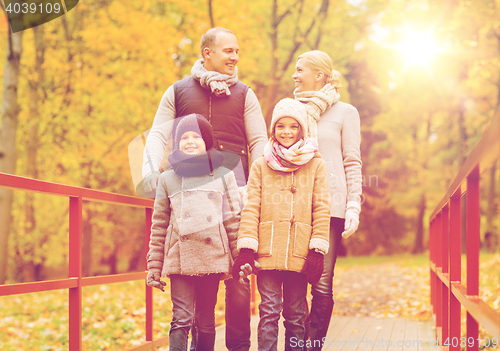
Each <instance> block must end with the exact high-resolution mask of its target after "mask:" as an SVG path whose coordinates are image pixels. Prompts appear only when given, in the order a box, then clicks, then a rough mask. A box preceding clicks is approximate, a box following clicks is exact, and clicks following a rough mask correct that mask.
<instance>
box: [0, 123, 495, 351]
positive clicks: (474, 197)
mask: <svg viewBox="0 0 500 351" xmlns="http://www.w3.org/2000/svg"><path fill="white" fill-rule="evenodd" d="M499 136H500V114H497V115H496V116H495V118H494V119H493V121H492V124H491V125H490V127H489V128H488V129H487V130H486V132H485V133H484V135H483V137H482V138H481V140H480V142H479V143H478V145H477V146H476V148H475V149H474V150H473V151H472V153H471V155H470V156H469V158H468V159H467V161H466V162H465V164H464V165H463V167H462V168H461V170H460V172H459V173H458V175H457V177H456V179H455V181H454V182H453V183H452V185H451V187H450V188H449V189H448V190H447V192H446V195H445V196H444V198H443V199H442V200H441V202H440V203H439V204H438V206H437V207H436V209H435V211H434V213H433V214H432V216H431V222H430V235H429V237H430V245H429V246H430V271H431V281H430V284H431V304H432V309H433V310H432V312H433V317H434V318H433V321H432V323H435V331H436V332H437V337H438V339H437V340H438V343H439V345H437V343H436V342H435V340H436V339H435V334H433V331H432V330H433V329H432V328H431V323H421V322H411V321H406V320H394V319H383V320H382V319H373V318H364V317H363V318H362V317H352V316H351V317H349V316H348V317H339V316H334V318H333V320H332V324H331V326H330V329H329V333H328V341H331V342H330V346H333V347H335V349H336V350H352V351H354V350H356V351H366V350H379V349H380V347H381V348H383V349H384V350H388V351H389V350H390V351H393V350H394V351H395V350H403V351H407V350H408V351H410V350H428V349H430V348H434V347H440V348H442V349H443V350H450V351H452V350H453V351H459V350H461V345H460V342H455V341H459V340H460V338H461V336H462V334H463V332H466V335H467V339H466V340H467V343H466V349H467V350H468V351H477V350H479V340H478V328H479V325H482V326H483V327H484V328H485V329H486V330H487V331H488V332H489V333H490V334H491V335H492V336H494V337H496V338H497V340H498V339H500V313H499V312H498V311H495V310H494V309H493V308H491V307H490V306H489V305H487V304H486V303H485V302H484V301H482V300H481V299H480V298H479V297H478V295H479V233H480V212H479V201H480V192H479V177H480V175H481V174H482V173H484V172H485V171H487V170H488V169H489V168H491V166H492V165H493V164H494V162H496V160H498V159H499V158H500V138H499ZM0 186H1V187H7V188H12V189H20V190H25V191H32V192H40V193H46V194H55V195H59V196H64V197H67V198H68V200H69V277H68V278H67V279H60V280H54V281H42V282H32V283H22V284H8V285H1V286H0V296H6V295H15V294H27V293H32V292H41V291H49V290H56V289H67V290H68V294H69V308H68V314H69V350H70V351H79V350H82V288H83V287H84V286H90V285H101V284H110V283H116V282H125V281H132V280H145V276H146V274H145V273H144V272H139V273H129V274H117V275H108V276H97V277H83V276H82V201H83V200H88V201H95V202H107V203H112V204H116V205H121V206H133V207H140V208H143V209H144V215H145V219H146V221H145V229H144V242H145V245H146V247H148V244H149V235H150V230H151V215H152V209H153V205H154V202H153V200H149V199H143V198H138V197H133V196H126V195H119V194H113V193H108V192H103V191H97V190H92V189H86V188H80V187H74V186H68V185H63V184H55V183H50V182H45V181H40V180H35V179H29V178H24V177H19V176H15V175H11V174H5V173H0ZM443 192H444V191H443ZM465 194H467V197H466V206H467V211H466V214H465V217H466V223H467V226H466V236H467V286H464V285H462V284H461V271H460V269H461V268H460V267H461V255H460V253H461V247H460V237H461V225H460V221H461V218H462V217H463V214H462V213H461V201H462V198H463V196H464V195H465ZM499 270H500V268H499ZM255 291H256V289H255V283H254V284H253V289H252V294H253V296H252V301H253V311H254V312H255V307H256V305H255V301H256V292H255ZM144 293H145V300H146V313H145V319H146V323H145V324H146V328H145V336H146V342H145V343H144V344H143V345H140V346H137V347H135V348H133V349H131V350H152V349H154V348H155V347H160V346H162V345H165V344H167V343H168V337H161V338H157V339H155V338H154V335H153V322H154V321H153V291H152V288H150V287H147V286H145V289H144ZM462 307H463V308H464V309H465V310H466V311H467V327H466V331H463V330H461V325H460V310H461V308H462ZM256 320H257V317H255V316H254V317H253V322H252V323H253V329H252V330H253V331H254V332H253V339H254V340H253V345H254V346H252V347H253V349H255V346H256V339H255V338H256V336H255V334H256V333H255V330H256ZM281 329H282V328H281ZM382 339H384V341H386V342H387V341H388V340H390V343H389V344H387V343H386V344H380V343H381V342H382ZM281 340H282V336H281ZM419 341H420V342H419ZM370 342H371V343H370ZM332 343H333V345H331V344H332ZM336 343H337V344H336ZM217 347H218V349H220V350H222V349H224V345H223V329H221V328H219V333H218V338H217ZM325 349H328V348H325Z"/></svg>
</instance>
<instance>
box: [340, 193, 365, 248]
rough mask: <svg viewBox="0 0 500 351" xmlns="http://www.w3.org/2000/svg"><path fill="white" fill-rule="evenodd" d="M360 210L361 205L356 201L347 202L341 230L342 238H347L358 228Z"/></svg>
mask: <svg viewBox="0 0 500 351" xmlns="http://www.w3.org/2000/svg"><path fill="white" fill-rule="evenodd" d="M360 211H361V206H360V205H359V204H358V203H357V202H355V201H349V202H348V203H347V210H346V211H345V224H344V231H343V232H342V237H343V238H345V239H347V238H348V237H350V236H351V235H352V234H354V232H355V231H356V230H357V229H358V225H359V212H360Z"/></svg>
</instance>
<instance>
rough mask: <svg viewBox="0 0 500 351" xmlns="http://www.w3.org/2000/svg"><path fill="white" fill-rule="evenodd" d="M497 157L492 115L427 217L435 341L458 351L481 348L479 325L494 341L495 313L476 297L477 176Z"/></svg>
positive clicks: (498, 316) (498, 118)
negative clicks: (463, 236)
mask: <svg viewBox="0 0 500 351" xmlns="http://www.w3.org/2000/svg"><path fill="white" fill-rule="evenodd" d="M499 158H500V113H497V114H496V115H495V117H494V118H493V121H492V123H491V124H490V126H489V128H488V129H487V130H486V131H485V133H484V134H483V136H482V138H481V140H480V141H479V143H478V144H477V145H476V147H475V148H474V150H473V151H472V152H471V154H470V156H469V157H468V158H467V160H466V162H465V163H464V165H463V167H462V168H461V169H460V172H459V173H458V175H457V177H456V178H455V180H454V181H453V183H452V184H451V186H450V188H449V189H448V192H447V194H446V195H445V196H444V198H443V199H442V200H441V202H440V203H439V205H438V206H437V207H436V209H435V210H434V212H433V213H432V215H431V217H430V225H429V253H430V262H431V263H430V276H431V279H430V280H431V281H430V284H431V305H432V312H433V314H434V317H435V323H436V328H437V334H438V337H439V341H440V345H441V346H442V348H443V349H446V350H450V351H451V350H454V351H455V350H456V351H459V350H461V346H464V345H466V347H467V350H468V351H477V350H478V349H479V346H481V347H483V346H485V345H484V343H482V344H481V345H479V344H480V341H479V340H478V337H479V324H481V326H482V327H484V328H485V329H486V330H487V331H488V332H489V333H491V335H492V336H493V337H497V340H500V313H499V312H497V311H495V310H494V309H493V308H491V307H490V306H489V305H487V304H486V303H485V302H484V301H483V300H481V299H480V298H479V248H480V212H479V198H480V192H479V178H480V175H481V174H482V173H484V172H485V171H486V170H488V169H490V168H491V167H492V166H493V165H494V164H495V162H496V161H497V160H498V159H499ZM465 194H467V196H466V197H465V201H466V213H465V217H466V237H467V240H466V245H467V247H466V259H467V272H466V277H467V286H464V285H463V284H461V279H462V278H461V277H462V272H461V219H462V213H461V201H462V197H463V196H464V195H465ZM499 274H500V268H499ZM461 306H463V307H464V308H465V309H466V311H467V325H466V328H467V330H466V334H467V336H466V339H461V314H460V312H461ZM486 346H488V345H486Z"/></svg>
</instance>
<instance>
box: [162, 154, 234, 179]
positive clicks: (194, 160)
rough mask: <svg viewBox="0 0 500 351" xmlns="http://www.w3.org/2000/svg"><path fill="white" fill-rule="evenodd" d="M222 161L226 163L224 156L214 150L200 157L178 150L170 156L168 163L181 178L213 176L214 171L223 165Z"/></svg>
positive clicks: (199, 155)
mask: <svg viewBox="0 0 500 351" xmlns="http://www.w3.org/2000/svg"><path fill="white" fill-rule="evenodd" d="M222 161H224V155H223V154H222V153H220V152H219V151H217V150H214V149H211V150H208V151H207V152H204V153H202V154H198V155H190V154H186V153H184V152H182V151H181V150H179V149H176V150H174V151H173V152H172V153H170V154H169V155H168V162H170V165H171V166H172V168H173V169H174V172H175V174H177V175H180V176H181V177H200V176H204V175H208V174H211V173H212V172H213V170H214V169H216V168H217V167H220V166H221V165H222ZM212 174H213V173H212Z"/></svg>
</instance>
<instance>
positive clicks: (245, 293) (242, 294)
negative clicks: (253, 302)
mask: <svg viewBox="0 0 500 351" xmlns="http://www.w3.org/2000/svg"><path fill="white" fill-rule="evenodd" d="M224 284H225V285H226V313H225V318H226V347H227V349H228V350H229V351H248V350H249V349H250V281H249V280H248V279H245V284H240V282H239V281H237V280H234V279H233V278H231V279H228V280H225V281H224ZM197 342H198V340H197V334H196V328H193V340H192V342H191V351H194V350H196V351H198V350H199V348H197V347H196V344H197Z"/></svg>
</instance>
